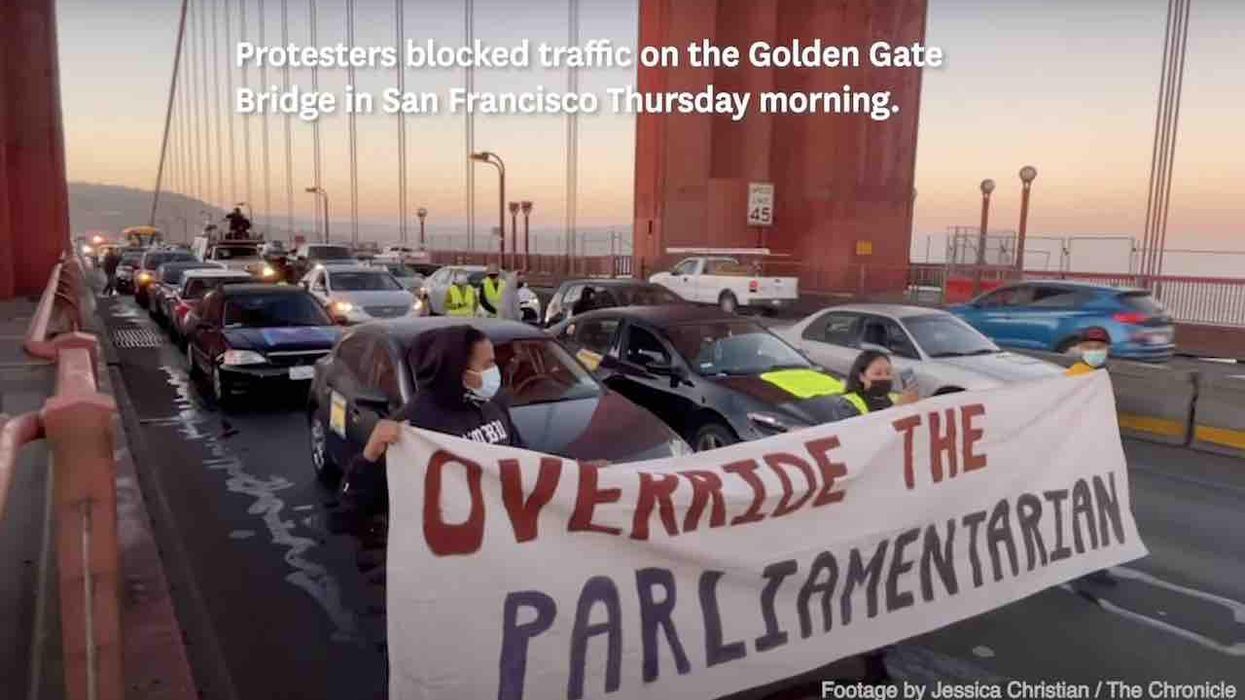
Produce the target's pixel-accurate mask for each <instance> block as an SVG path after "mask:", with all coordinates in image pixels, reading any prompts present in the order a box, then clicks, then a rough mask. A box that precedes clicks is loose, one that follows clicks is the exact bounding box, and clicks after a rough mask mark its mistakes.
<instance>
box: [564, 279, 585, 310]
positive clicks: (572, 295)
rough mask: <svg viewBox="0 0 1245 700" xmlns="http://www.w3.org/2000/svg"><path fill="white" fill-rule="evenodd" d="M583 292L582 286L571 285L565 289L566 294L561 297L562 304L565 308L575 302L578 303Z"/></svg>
mask: <svg viewBox="0 0 1245 700" xmlns="http://www.w3.org/2000/svg"><path fill="white" fill-rule="evenodd" d="M583 291H584V285H582V284H572V285H571V286H569V287H567V288H566V293H565V294H564V295H562V303H563V304H565V305H566V306H573V305H574V304H575V302H577V301H579V295H580V294H583Z"/></svg>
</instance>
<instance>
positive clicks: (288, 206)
mask: <svg viewBox="0 0 1245 700" xmlns="http://www.w3.org/2000/svg"><path fill="white" fill-rule="evenodd" d="M289 5H290V3H289V0H281V45H282V46H289V45H290V11H289V10H290V6H289ZM281 86H282V87H283V88H284V89H285V91H286V92H289V91H290V66H289V64H286V65H285V66H284V67H282V69H281ZM284 121H285V235H286V237H287V238H289V239H290V240H293V236H294V172H293V171H294V149H293V143H292V140H291V131H290V113H289V112H286V113H285V119H284Z"/></svg>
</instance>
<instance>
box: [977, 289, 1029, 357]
mask: <svg viewBox="0 0 1245 700" xmlns="http://www.w3.org/2000/svg"><path fill="white" fill-rule="evenodd" d="M1032 296H1033V289H1032V288H1031V287H1030V286H1029V285H1026V284H1017V285H1012V286H1010V287H1004V288H1002V289H998V290H995V291H994V292H991V293H990V294H987V295H985V296H983V297H981V298H980V299H978V300H977V301H976V302H974V303H973V307H972V313H971V314H970V315H968V316H966V317H965V320H967V321H968V322H969V323H970V324H972V326H973V327H975V328H976V329H977V330H979V331H981V333H982V334H983V335H985V336H986V337H988V338H990V339H991V340H993V341H994V342H996V343H998V344H999V345H1013V344H1014V343H1015V340H1016V337H1017V328H1016V324H1017V319H1016V311H1017V309H1019V308H1020V307H1022V306H1024V305H1025V304H1027V303H1028V302H1029V299H1031V298H1032Z"/></svg>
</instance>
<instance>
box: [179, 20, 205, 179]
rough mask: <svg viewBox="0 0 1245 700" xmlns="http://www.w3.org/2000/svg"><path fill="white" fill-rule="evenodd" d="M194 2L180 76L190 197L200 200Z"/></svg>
mask: <svg viewBox="0 0 1245 700" xmlns="http://www.w3.org/2000/svg"><path fill="white" fill-rule="evenodd" d="M193 3H194V0H188V2H187V3H186V4H187V10H186V25H187V26H186V70H185V74H184V75H183V76H182V77H184V78H185V79H186V116H187V118H188V121H189V122H190V123H189V124H188V125H187V136H188V137H189V138H188V139H187V141H188V143H187V148H188V155H189V164H190V196H191V198H193V199H201V198H202V196H203V170H202V169H201V168H200V167H199V114H198V111H197V110H196V109H195V105H196V104H197V103H198V99H197V95H198V92H199V90H198V86H197V85H195V75H197V73H198V72H197V71H196V70H195V32H194V22H195V16H194V13H193V12H191V11H190V6H191V5H193Z"/></svg>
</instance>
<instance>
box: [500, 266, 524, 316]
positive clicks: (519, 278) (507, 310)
mask: <svg viewBox="0 0 1245 700" xmlns="http://www.w3.org/2000/svg"><path fill="white" fill-rule="evenodd" d="M525 284H526V283H525V282H524V281H523V273H521V272H508V273H506V276H505V278H504V279H503V280H502V294H501V307H500V308H498V312H499V313H498V315H500V316H501V317H502V318H504V319H508V320H511V321H522V320H523V309H521V308H520V307H519V290H520V289H522V288H523V287H524V285H525Z"/></svg>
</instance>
